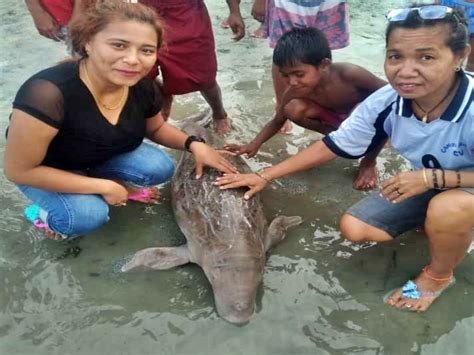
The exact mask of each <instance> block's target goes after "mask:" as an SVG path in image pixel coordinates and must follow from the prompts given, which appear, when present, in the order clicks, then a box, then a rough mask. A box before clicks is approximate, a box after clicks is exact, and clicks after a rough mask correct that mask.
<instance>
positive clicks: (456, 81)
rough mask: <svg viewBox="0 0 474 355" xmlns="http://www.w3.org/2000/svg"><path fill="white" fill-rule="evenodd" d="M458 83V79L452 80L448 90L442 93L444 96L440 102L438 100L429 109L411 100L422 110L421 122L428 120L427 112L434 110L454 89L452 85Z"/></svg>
mask: <svg viewBox="0 0 474 355" xmlns="http://www.w3.org/2000/svg"><path fill="white" fill-rule="evenodd" d="M457 83H458V80H457V79H456V80H454V83H453V85H451V87H450V88H449V90H448V92H447V93H446V95H444V97H443V98H442V99H441V101H440V102H438V103H437V104H436V105H435V106H434V107H433V108H432V109H431V110H425V109H424V108H423V107H421V105H420V104H419V103H418V102H416V100H413V103H414V104H415V105H416V106H417V107H418V108H419V109H420V110H421V111H423V117H422V118H421V121H422V122H423V123H426V122H428V118H429V114H430V113H431V112H433V111H434V110H436V109H437V108H438V107H439V106H440V105H441V104H442V103H443V102H444V101H445V100H446V99H447V98H448V96H449V95H451V92H452V90H453V89H454V87H455V86H456V84H457Z"/></svg>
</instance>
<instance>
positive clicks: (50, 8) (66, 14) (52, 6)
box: [41, 0, 74, 26]
mask: <svg viewBox="0 0 474 355" xmlns="http://www.w3.org/2000/svg"><path fill="white" fill-rule="evenodd" d="M41 5H42V6H43V8H44V9H45V10H46V11H47V12H48V13H49V14H50V15H51V16H52V17H53V18H54V19H55V20H56V22H57V23H58V24H59V25H60V26H67V24H68V23H69V20H70V19H71V16H72V9H73V7H74V1H73V0H41Z"/></svg>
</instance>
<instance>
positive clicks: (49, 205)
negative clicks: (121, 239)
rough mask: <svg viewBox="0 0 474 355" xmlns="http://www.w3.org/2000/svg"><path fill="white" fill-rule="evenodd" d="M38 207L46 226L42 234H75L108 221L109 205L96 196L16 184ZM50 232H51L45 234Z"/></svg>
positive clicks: (83, 232)
mask: <svg viewBox="0 0 474 355" xmlns="http://www.w3.org/2000/svg"><path fill="white" fill-rule="evenodd" d="M18 188H19V189H20V190H21V191H22V192H23V194H24V195H25V196H26V197H27V198H28V199H30V200H31V201H32V202H33V203H34V204H35V205H38V206H39V207H40V211H39V216H38V218H39V219H40V220H41V222H43V223H45V224H46V225H47V228H46V229H45V232H46V237H48V238H50V239H55V240H58V239H62V238H57V234H60V235H63V236H67V237H75V236H78V235H83V234H88V233H91V232H93V231H94V230H96V229H98V228H99V227H100V226H102V225H103V224H105V223H106V222H107V221H108V220H109V207H108V205H107V203H106V202H105V201H104V199H103V198H102V197H100V196H98V195H83V194H66V193H59V192H51V191H45V190H41V189H37V188H34V187H30V186H25V185H18ZM49 232H52V233H49Z"/></svg>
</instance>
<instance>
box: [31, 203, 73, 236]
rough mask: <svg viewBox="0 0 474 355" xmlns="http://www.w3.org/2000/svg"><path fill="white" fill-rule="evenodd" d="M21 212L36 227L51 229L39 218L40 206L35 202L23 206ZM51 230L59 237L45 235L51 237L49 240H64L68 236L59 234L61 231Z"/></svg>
mask: <svg viewBox="0 0 474 355" xmlns="http://www.w3.org/2000/svg"><path fill="white" fill-rule="evenodd" d="M23 213H24V215H25V217H26V219H27V220H28V221H30V222H31V223H32V224H33V225H34V226H35V227H36V228H38V229H44V230H50V231H52V230H51V229H49V227H48V225H47V224H46V223H44V222H43V221H42V220H41V218H40V216H39V214H40V206H38V205H35V204H31V205H29V206H27V207H25V209H24V210H23ZM52 232H53V233H54V234H56V235H57V236H59V237H60V238H61V239H53V238H49V237H46V238H48V239H51V240H65V239H67V238H68V237H67V236H66V235H64V234H61V233H58V232H55V231H52Z"/></svg>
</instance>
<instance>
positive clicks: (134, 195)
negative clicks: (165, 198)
mask: <svg viewBox="0 0 474 355" xmlns="http://www.w3.org/2000/svg"><path fill="white" fill-rule="evenodd" d="M126 189H127V191H128V199H129V200H131V201H137V202H141V203H149V204H154V205H155V204H157V203H158V200H159V198H160V196H161V193H160V190H159V189H158V187H156V186H151V187H143V188H140V189H138V188H133V187H130V186H126Z"/></svg>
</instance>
